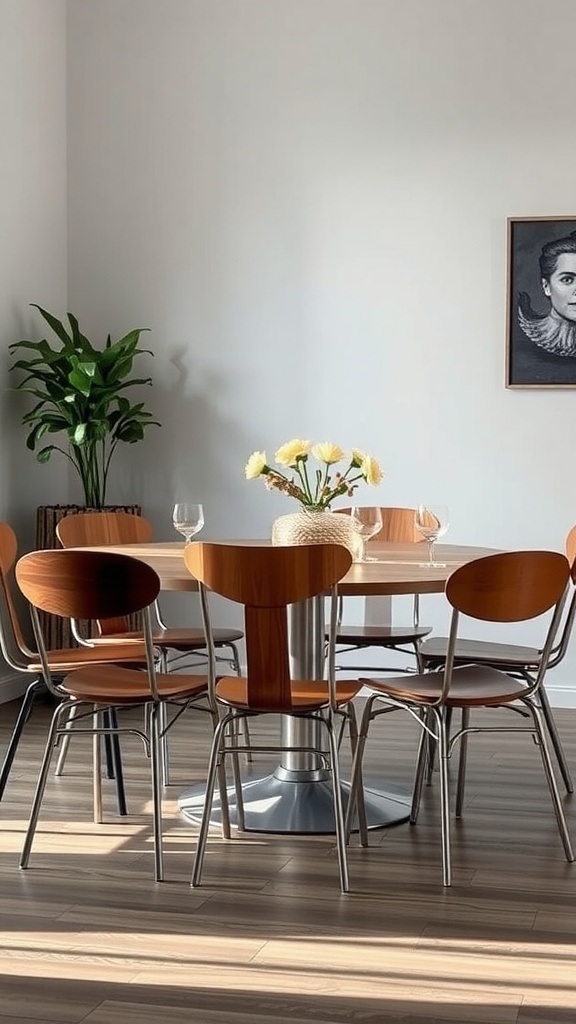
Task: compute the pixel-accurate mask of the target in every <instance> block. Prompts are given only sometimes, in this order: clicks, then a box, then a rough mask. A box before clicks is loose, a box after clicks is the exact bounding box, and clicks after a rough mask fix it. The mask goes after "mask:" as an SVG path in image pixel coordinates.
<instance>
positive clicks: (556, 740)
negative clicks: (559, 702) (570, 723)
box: [538, 686, 574, 793]
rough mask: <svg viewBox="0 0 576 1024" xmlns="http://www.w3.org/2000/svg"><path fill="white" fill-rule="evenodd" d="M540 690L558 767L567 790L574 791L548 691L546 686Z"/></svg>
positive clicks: (568, 791) (541, 702) (543, 710)
mask: <svg viewBox="0 0 576 1024" xmlns="http://www.w3.org/2000/svg"><path fill="white" fill-rule="evenodd" d="M538 692H539V694H540V704H541V706H542V712H543V714H544V719H545V721H546V727H547V729H548V733H549V735H550V740H551V742H552V746H553V748H554V753H555V754H556V758H557V760H558V767H559V768H560V773H561V775H562V778H563V780H564V785H565V787H566V792H567V793H573V792H574V784H573V782H572V777H571V775H570V769H569V767H568V761H567V760H566V754H565V753H564V748H563V747H562V743H561V741H560V736H559V733H558V728H557V726H556V722H555V720H554V715H553V714H552V708H551V707H550V701H549V699H548V694H547V693H546V689H545V687H544V686H541V687H540V690H539V691H538Z"/></svg>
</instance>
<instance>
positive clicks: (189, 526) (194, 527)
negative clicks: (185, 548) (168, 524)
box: [172, 501, 204, 544]
mask: <svg viewBox="0 0 576 1024" xmlns="http://www.w3.org/2000/svg"><path fill="white" fill-rule="evenodd" d="M172 522H173V523H174V529H175V530H178V533H181V534H182V535H183V537H184V538H185V540H186V543H187V544H189V543H190V541H191V540H192V537H193V536H194V535H195V534H196V533H199V531H200V530H201V529H202V527H203V526H204V509H203V507H202V505H200V504H198V503H195V502H192V501H177V502H176V504H175V505H174V511H173V512H172Z"/></svg>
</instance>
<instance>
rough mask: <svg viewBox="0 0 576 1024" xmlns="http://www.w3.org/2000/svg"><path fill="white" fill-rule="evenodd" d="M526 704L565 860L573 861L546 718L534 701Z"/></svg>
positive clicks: (572, 851) (528, 701)
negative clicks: (530, 716) (547, 735)
mask: <svg viewBox="0 0 576 1024" xmlns="http://www.w3.org/2000/svg"><path fill="white" fill-rule="evenodd" d="M524 703H525V704H526V706H527V707H528V708H529V709H530V711H531V712H532V718H533V720H534V726H535V733H536V738H537V743H538V747H539V748H540V755H541V757H542V764H543V765H544V773H545V775H546V781H547V783H548V789H549V790H550V796H551V797H552V806H553V808H554V813H555V815H556V822H557V824H558V831H559V832H560V838H561V839H562V845H563V847H564V853H565V854H566V860H567V861H568V862H569V863H572V862H573V861H574V850H573V848H572V841H571V839H570V833H569V831H568V824H567V822H566V815H565V814H564V808H563V806H562V801H561V799H560V793H559V790H558V784H557V782H556V778H555V775H554V768H553V766H552V758H551V757H550V751H549V749H548V743H547V740H546V728H545V722H546V718H545V716H544V713H543V710H542V709H541V708H540V707H538V706H537V705H536V704H535V703H533V702H532V701H530V700H527V701H524Z"/></svg>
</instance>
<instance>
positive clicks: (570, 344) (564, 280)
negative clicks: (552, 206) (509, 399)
mask: <svg viewBox="0 0 576 1024" xmlns="http://www.w3.org/2000/svg"><path fill="white" fill-rule="evenodd" d="M507 229H508V230H507V235H508V260H507V301H506V317H507V329H506V387H507V388H576V215H574V216H570V215H569V216H564V217H509V218H508V220H507Z"/></svg>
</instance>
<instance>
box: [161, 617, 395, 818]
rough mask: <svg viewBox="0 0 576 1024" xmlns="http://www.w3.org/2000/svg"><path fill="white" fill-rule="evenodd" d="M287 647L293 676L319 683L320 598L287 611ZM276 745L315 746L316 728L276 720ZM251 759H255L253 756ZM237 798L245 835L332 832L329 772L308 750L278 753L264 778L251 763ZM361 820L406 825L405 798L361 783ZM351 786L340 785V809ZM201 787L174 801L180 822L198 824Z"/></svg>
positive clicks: (315, 725) (289, 718)
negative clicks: (363, 815)
mask: <svg viewBox="0 0 576 1024" xmlns="http://www.w3.org/2000/svg"><path fill="white" fill-rule="evenodd" d="M290 648H291V651H292V672H293V675H294V676H295V677H296V678H303V679H305V678H314V677H316V678H318V677H321V676H322V675H323V668H324V665H323V662H324V599H323V598H313V599H311V600H309V601H303V602H301V603H300V604H297V605H292V607H291V609H290ZM280 718H281V726H280V732H281V742H282V744H283V745H285V746H288V747H290V746H291V747H311V746H318V745H319V743H320V740H322V741H323V743H324V744H325V742H326V740H325V737H322V735H321V733H322V731H323V730H321V727H320V724H319V723H317V722H313V721H311V720H310V719H306V718H295V717H293V716H291V715H281V716H280ZM255 756H256V757H257V756H259V755H255ZM243 775H244V781H243V785H242V793H243V800H244V817H245V826H246V830H247V831H252V832H280V833H294V834H306V833H310V834H317V835H319V834H331V833H333V832H335V819H334V801H333V797H332V784H331V781H330V773H329V772H328V770H327V769H326V768H323V767H321V766H319V764H318V758H317V757H315V756H314V754H313V753H310V752H307V751H289V750H286V751H282V752H281V755H280V763H279V764H278V765H277V767H276V768H275V769H274V770H273V771H272V772H268V773H267V774H262V773H261V772H260V773H258V771H257V770H256V769H255V766H254V764H252V765H250V767H249V769H246V770H244V772H243ZM364 787H365V803H366V818H367V823H368V827H369V828H381V827H383V826H386V825H394V824H398V823H399V822H402V821H406V820H407V818H408V815H409V811H410V799H409V796H408V795H407V794H406V792H405V791H403V790H401V789H398V790H397V791H393V790H392V791H384V790H382V789H381V788H380V786H379V784H375V783H374V782H373V781H371V780H369V779H368V780H366V779H365V780H364ZM349 791H350V787H349V785H348V783H347V782H343V783H342V796H343V800H344V806H346V803H347V801H348V796H349ZM204 793H205V786H204V785H197V786H193V787H191V788H190V789H188V790H187V791H186V792H185V793H183V794H182V795H181V796H180V798H179V801H178V803H179V807H180V811H181V813H182V814H183V816H184V817H185V818H187V819H188V820H189V821H192V822H194V823H198V822H199V821H200V818H201V816H202V810H203V806H204ZM228 797H229V803H230V820H231V823H232V824H233V825H236V804H235V795H234V789H233V787H232V788H230V789H229V791H228ZM211 821H212V822H213V823H214V824H220V821H221V817H220V806H219V799H218V796H217V794H216V796H215V799H214V805H213V814H212V818H211Z"/></svg>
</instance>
